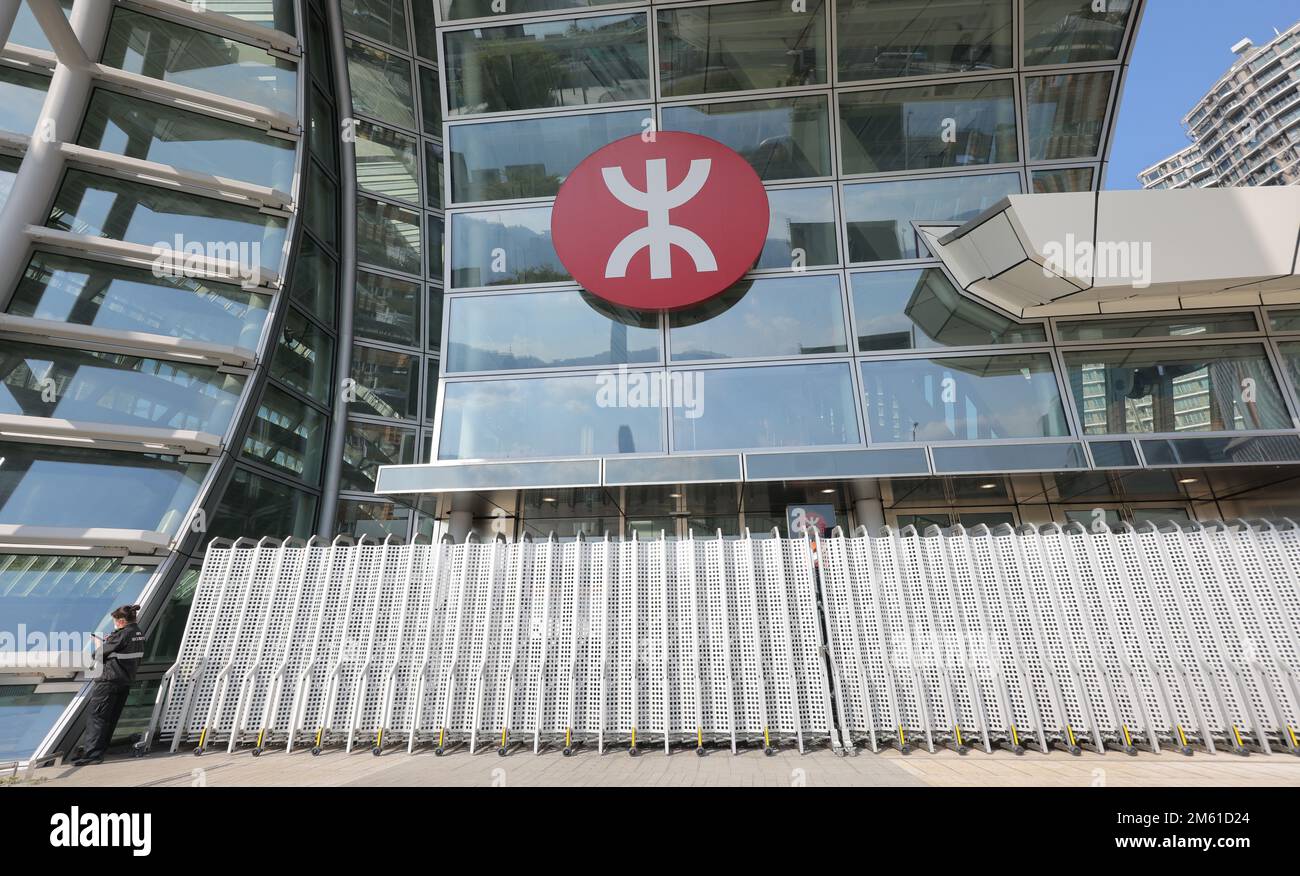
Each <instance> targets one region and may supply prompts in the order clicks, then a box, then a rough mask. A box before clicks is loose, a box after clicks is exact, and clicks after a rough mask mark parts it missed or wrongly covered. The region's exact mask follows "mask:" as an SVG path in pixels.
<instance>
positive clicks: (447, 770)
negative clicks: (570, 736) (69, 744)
mask: <svg viewBox="0 0 1300 876" xmlns="http://www.w3.org/2000/svg"><path fill="white" fill-rule="evenodd" d="M31 782H34V783H38V784H41V785H48V786H60V785H62V786H103V785H140V786H167V785H173V786H174V785H194V784H206V785H209V786H221V785H227V786H257V785H308V786H311V785H316V786H339V785H379V786H383V785H387V786H397V785H418V786H436V785H505V786H525V785H641V786H710V785H713V786H733V785H741V786H772V787H788V786H791V785H808V786H818V785H863V786H877V785H878V786H889V785H933V786H955V785H966V786H988V785H1020V786H1043V785H1046V786H1089V785H1102V784H1104V785H1108V786H1125V785H1164V786H1216V785H1217V786H1223V785H1250V786H1261V785H1285V786H1292V787H1300V758H1297V757H1292V756H1289V755H1284V754H1275V755H1272V756H1268V757H1266V756H1262V755H1258V754H1256V755H1251V756H1250V757H1247V758H1242V757H1236V756H1233V755H1229V754H1218V755H1208V754H1197V755H1195V756H1194V757H1190V758H1188V757H1182V756H1179V755H1176V754H1161V755H1152V754H1146V753H1143V754H1140V755H1138V756H1137V757H1126V756H1124V755H1122V754H1117V753H1111V754H1106V755H1098V754H1093V753H1090V752H1085V753H1084V754H1083V755H1082V756H1080V757H1070V756H1069V755H1067V754H1064V753H1060V752H1058V753H1053V754H1050V755H1044V754H1042V753H1035V752H1030V753H1026V754H1025V755H1023V756H1022V757H1016V756H1014V755H1012V754H1010V753H1008V752H1003V751H997V752H994V753H993V754H986V753H984V752H982V751H975V752H971V753H970V754H968V755H966V756H964V757H963V756H960V755H958V754H956V753H955V752H952V751H940V752H938V753H936V754H928V753H925V752H914V753H912V754H910V755H907V756H906V757H904V756H903V755H900V754H898V753H897V752H895V751H887V752H882V753H880V754H872V753H870V752H866V751H863V752H860V753H859V754H858V755H857V756H856V757H840V756H838V755H835V754H832V753H831V752H830V751H829V750H817V751H811V752H809V753H808V754H805V755H800V754H798V753H797V752H794V751H783V752H781V753H780V754H778V755H777V756H775V757H764V756H763V754H762V753H761V752H759V751H742V752H741V753H740V754H739V755H737V756H733V755H732V754H731V753H730V752H728V751H722V750H717V751H711V752H710V753H709V755H708V756H707V757H697V756H695V754H694V753H692V752H691V751H689V750H680V751H675V752H674V753H673V754H672V756H670V757H666V756H664V754H663V751H662V750H660V751H657V752H656V751H649V752H646V753H645V754H642V755H641V756H640V757H637V758H633V757H629V756H628V755H627V753H626V751H624V750H618V751H610V752H607V753H606V754H605V755H604V756H600V755H597V754H596V752H595V751H594V750H590V751H586V750H579V752H578V753H577V754H576V755H575V756H574V757H570V758H566V757H563V756H561V755H560V754H559V753H558V752H545V753H543V754H542V755H540V756H536V755H533V754H532V753H531V752H529V751H516V752H515V753H513V754H511V755H510V756H509V757H506V758H501V757H498V756H497V755H496V753H495V751H493V750H491V749H486V750H483V751H481V752H480V753H478V754H475V755H470V754H468V753H466V752H464V751H457V752H452V753H449V754H447V755H446V756H444V757H435V756H434V755H433V753H432V752H431V751H429V750H427V749H425V750H423V751H418V752H416V753H415V754H414V755H407V754H406V753H405V752H402V751H395V752H390V753H388V754H385V755H384V756H383V757H374V756H372V755H371V754H370V753H369V751H366V750H362V751H358V752H355V753H353V754H350V755H349V754H344V753H342V752H341V751H327V752H326V753H324V754H322V755H321V756H320V757H312V756H311V755H310V754H309V753H308V752H306V751H295V752H294V753H292V754H285V753H284V752H268V753H267V754H264V755H262V756H261V757H260V758H254V757H252V756H251V755H250V754H248V753H247V752H240V753H237V754H234V755H227V754H226V753H225V752H224V751H222V752H215V751H214V752H209V753H208V754H205V755H204V756H203V757H201V758H196V757H194V756H193V755H192V754H190V753H188V752H185V753H180V754H175V755H172V754H168V753H166V752H165V751H161V752H156V753H154V754H152V755H150V756H149V757H146V758H143V759H136V758H131V757H119V758H114V759H110V760H108V761H106V762H105V763H103V764H101V765H98V766H92V767H81V768H76V767H71V766H67V767H63V766H51V767H45V768H42V769H38V770H35V771H34V772H33V773H32V774H31ZM28 783H29V782H25V781H21V780H20V781H18V782H16V783H15V784H28Z"/></svg>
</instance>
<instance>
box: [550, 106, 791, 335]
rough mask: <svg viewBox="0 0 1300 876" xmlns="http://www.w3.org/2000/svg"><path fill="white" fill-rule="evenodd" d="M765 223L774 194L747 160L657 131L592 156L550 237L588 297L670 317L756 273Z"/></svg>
mask: <svg viewBox="0 0 1300 876" xmlns="http://www.w3.org/2000/svg"><path fill="white" fill-rule="evenodd" d="M767 223H768V208H767V192H766V191H764V189H763V184H762V182H760V181H759V179H758V174H756V173H754V170H753V168H751V167H750V166H749V164H748V163H747V162H746V161H745V159H743V158H741V157H740V156H739V155H737V154H736V153H735V152H733V151H732V150H730V149H728V148H727V147H726V146H723V145H722V144H721V143H719V142H717V141H716V140H710V139H709V138H708V137H701V136H698V135H696V134H682V133H674V132H670V131H659V132H657V133H656V134H655V135H654V141H653V142H647V141H646V140H644V139H642V136H641V135H640V134H634V135H633V136H631V137H626V138H624V139H622V140H617V141H615V142H613V143H611V144H609V145H608V146H605V147H604V148H602V149H598V150H597V151H595V152H593V153H592V154H591V155H589V156H587V158H586V159H584V160H583V162H582V163H581V164H579V165H578V166H577V167H576V168H575V169H574V171H573V173H571V174H570V175H569V177H568V179H566V180H565V181H564V185H563V186H561V187H560V191H559V194H557V195H556V197H555V207H554V208H553V209H552V211H551V239H552V241H553V242H554V244H555V251H556V253H558V254H559V257H560V261H562V262H563V263H564V266H565V267H566V268H568V269H569V273H570V274H572V275H573V279H575V280H576V281H578V282H579V283H581V284H582V286H583V288H585V289H587V290H588V291H589V292H592V293H593V294H595V295H599V296H600V297H601V298H604V299H605V300H607V301H611V302H613V303H614V304H620V305H622V306H624V307H632V308H636V309H639V310H673V309H676V308H680V307H689V306H690V305H692V304H697V303H699V302H701V301H704V300H705V299H707V298H711V297H713V296H714V295H717V294H718V293H719V292H721V291H722V290H724V289H726V288H727V287H728V286H730V285H731V284H732V283H734V282H736V281H737V280H738V279H740V277H741V275H742V274H744V273H745V272H746V271H748V270H749V269H750V268H752V267H753V266H754V262H755V261H756V260H757V259H758V254H759V253H760V252H761V251H762V249H763V242H764V240H765V239H766V237H767Z"/></svg>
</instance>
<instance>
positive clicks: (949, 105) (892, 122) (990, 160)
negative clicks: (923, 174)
mask: <svg viewBox="0 0 1300 876" xmlns="http://www.w3.org/2000/svg"><path fill="white" fill-rule="evenodd" d="M840 133H841V137H840V141H841V144H842V146H841V148H842V149H843V150H844V172H845V173H885V172H888V171H894V170H924V169H928V168H933V167H968V166H971V165H975V164H1005V163H1009V162H1014V161H1017V160H1018V151H1017V147H1016V108H1015V97H1014V95H1013V94H1012V87H1011V80H1010V79H996V80H992V81H989V82H962V83H955V84H952V85H924V86H921V87H919V88H889V89H885V90H883V91H857V92H850V93H848V94H841V95H840Z"/></svg>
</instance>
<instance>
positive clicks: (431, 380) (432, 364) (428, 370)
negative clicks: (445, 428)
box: [424, 359, 439, 423]
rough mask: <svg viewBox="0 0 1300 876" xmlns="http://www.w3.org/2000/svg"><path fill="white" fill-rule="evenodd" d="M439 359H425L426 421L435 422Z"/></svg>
mask: <svg viewBox="0 0 1300 876" xmlns="http://www.w3.org/2000/svg"><path fill="white" fill-rule="evenodd" d="M438 380H439V378H438V360H437V359H426V360H425V361H424V421H425V422H426V423H432V422H434V416H433V415H434V412H435V411H436V410H437V407H438Z"/></svg>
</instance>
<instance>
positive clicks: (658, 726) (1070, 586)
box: [141, 521, 1300, 754]
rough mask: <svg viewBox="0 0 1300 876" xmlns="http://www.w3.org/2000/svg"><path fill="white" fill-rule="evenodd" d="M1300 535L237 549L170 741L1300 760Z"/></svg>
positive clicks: (1165, 533) (202, 603) (863, 536)
mask: <svg viewBox="0 0 1300 876" xmlns="http://www.w3.org/2000/svg"><path fill="white" fill-rule="evenodd" d="M1298 618H1300V527H1297V526H1296V525H1295V524H1294V523H1292V522H1291V521H1283V522H1282V523H1280V524H1276V525H1275V524H1270V523H1263V522H1256V523H1251V524H1246V523H1244V522H1240V521H1239V522H1236V523H1232V524H1209V525H1202V524H1187V525H1185V526H1184V527H1183V528H1178V527H1175V526H1166V527H1164V528H1155V527H1150V526H1148V527H1144V528H1142V529H1140V530H1135V529H1133V528H1131V527H1127V526H1126V527H1125V528H1123V529H1122V530H1119V531H1114V532H1112V531H1111V530H1105V531H1103V532H1091V531H1088V530H1086V529H1084V528H1083V527H1081V526H1078V525H1072V526H1068V527H1065V528H1062V527H1060V526H1057V525H1051V526H1047V527H1043V528H1040V529H1035V528H1033V527H1022V528H1021V529H1019V530H1015V529H1012V528H1011V527H1009V526H1001V527H998V528H997V529H995V530H989V529H988V528H986V527H983V526H980V527H976V528H975V529H972V530H970V531H967V530H964V529H962V528H961V527H955V528H953V529H951V530H948V531H946V532H941V531H940V530H939V529H938V528H937V527H932V528H931V529H929V530H927V531H926V532H925V533H924V534H919V533H917V531H916V530H915V529H914V528H912V527H907V528H905V529H902V530H889V529H885V530H882V532H881V533H879V534H877V535H869V534H867V533H866V532H865V530H859V532H858V534H857V535H856V536H854V537H852V538H846V537H843V534H842V533H840V532H839V531H837V532H836V533H835V535H834V537H832V538H829V539H821V540H819V539H816V538H815V537H810V538H799V539H783V538H780V537H779V536H776V535H773V536H771V537H765V538H751V537H750V536H749V534H748V533H746V534H745V536H743V537H741V538H734V539H733V538H717V539H693V538H690V539H683V540H675V539H662V538H661V539H658V540H652V541H643V540H639V539H637V538H635V537H634V538H633V539H631V540H629V541H611V540H610V539H608V538H606V539H603V540H588V539H583V538H581V537H580V538H578V539H576V540H566V541H560V540H557V539H555V538H554V537H552V538H550V539H549V540H547V541H545V542H533V541H531V540H528V539H525V540H523V541H519V542H514V543H508V542H506V541H504V540H502V539H500V538H498V539H497V540H495V541H492V542H490V543H480V542H476V541H474V540H473V539H472V537H471V540H469V541H467V542H466V543H464V544H452V543H451V542H450V541H444V542H443V543H441V544H437V545H430V544H418V543H417V544H409V545H408V544H401V543H399V542H397V541H395V540H393V539H391V538H390V539H389V540H386V541H385V542H384V543H382V544H380V543H376V542H372V541H367V540H365V539H363V540H362V542H361V543H359V544H354V543H352V542H351V541H350V540H349V539H347V538H345V537H340V538H337V539H335V540H334V541H333V542H332V543H327V542H325V541H323V540H319V539H313V540H312V541H310V542H306V543H304V542H301V541H298V540H295V539H290V540H288V541H285V542H279V541H276V540H274V539H269V538H265V539H262V540H261V541H260V542H257V543H254V542H252V541H251V540H247V539H244V540H240V541H239V542H236V543H234V544H229V543H214V544H213V545H212V546H211V547H210V548H209V550H208V554H207V559H206V561H205V563H204V566H203V572H202V576H201V578H200V581H199V585H198V590H197V592H196V594H195V600H194V605H193V609H192V610H191V613H190V618H189V625H188V627H187V629H186V633H185V638H184V641H183V643H182V645H181V650H180V657H179V659H178V661H177V663H176V665H175V666H174V667H173V668H172V670H171V671H170V672H168V674H167V676H166V682H165V683H164V684H163V686H162V687H161V689H160V691H159V694H158V701H157V704H156V706H155V710H154V716H153V720H152V722H151V724H150V730H149V733H148V735H147V737H146V739H145V741H144V742H143V743H142V745H141V751H143V750H147V748H148V747H149V744H150V741H151V738H152V737H153V736H154V735H155V734H161V736H163V737H167V738H169V739H170V741H171V748H172V750H173V751H174V750H176V749H177V748H178V747H179V746H180V745H182V744H183V743H191V744H195V746H196V747H195V753H202V751H203V750H204V749H205V748H208V747H211V746H212V745H213V744H215V743H216V742H218V741H224V743H225V745H226V747H227V749H228V750H234V749H235V748H236V747H237V746H240V745H242V744H249V745H252V746H253V752H254V754H260V753H261V752H262V751H263V750H264V749H265V748H267V747H268V746H270V745H273V744H277V745H280V744H282V745H284V746H285V747H286V748H287V749H289V750H292V749H293V748H294V747H295V746H300V745H309V746H310V747H311V748H312V749H313V752H314V753H318V752H319V751H320V750H321V749H322V748H323V747H325V746H327V745H330V744H338V745H341V746H343V747H345V748H346V749H347V750H349V751H350V750H351V749H352V748H353V746H354V744H356V743H357V742H358V741H362V742H364V743H367V744H369V746H370V747H371V749H372V751H373V752H374V753H375V754H379V753H381V752H382V751H383V749H384V747H385V745H386V744H389V745H392V744H404V745H405V747H406V749H407V751H411V750H413V749H414V748H415V746H416V745H418V744H420V743H423V742H428V743H430V744H432V745H433V746H434V748H435V750H436V751H437V752H438V753H439V754H441V753H443V752H444V751H447V750H449V749H451V748H452V747H457V746H461V745H464V746H466V747H467V748H468V749H469V751H470V752H471V753H472V752H473V751H475V750H476V749H478V748H479V747H481V746H482V745H483V743H484V740H490V743H491V744H492V745H494V746H495V747H496V748H497V749H498V751H499V752H500V753H502V754H505V753H507V752H508V751H510V750H511V749H512V748H513V747H515V746H520V745H522V746H530V747H531V748H532V749H533V750H534V751H539V750H541V748H542V747H543V746H544V745H554V746H562V747H563V750H564V752H565V753H566V754H569V753H571V752H572V751H573V749H574V748H576V747H577V746H579V745H583V744H591V745H594V746H595V747H596V748H597V750H599V751H604V749H605V748H606V747H607V746H610V745H620V746H622V745H626V746H627V747H628V748H629V750H630V751H631V752H632V753H636V752H637V751H638V746H644V745H662V746H663V747H664V750H665V752H667V751H670V750H671V748H672V746H673V745H674V744H683V743H686V744H688V745H690V746H692V747H694V748H696V749H697V750H698V751H699V752H700V753H703V752H704V750H705V747H706V745H710V744H712V745H718V746H723V747H727V748H730V749H731V750H732V751H733V752H735V751H737V749H738V747H739V746H741V745H753V746H761V747H762V748H763V749H764V750H765V751H768V752H771V751H773V750H775V749H776V748H777V747H779V746H781V745H795V746H797V747H798V748H799V749H800V750H801V751H802V750H804V748H805V747H806V746H808V745H814V744H819V743H821V742H828V743H829V744H830V745H831V746H832V747H833V748H834V749H836V750H845V751H856V750H857V748H858V747H859V746H865V747H869V748H870V749H871V750H873V751H875V750H879V748H880V747H881V746H894V747H897V748H899V749H901V750H903V751H905V752H906V751H909V750H911V749H912V748H913V747H914V746H924V747H925V748H927V749H928V750H930V751H934V750H935V748H936V747H937V746H948V747H951V748H954V749H956V750H958V751H960V752H963V753H964V752H966V751H967V750H969V749H970V748H972V747H980V748H983V749H984V750H986V751H992V750H993V748H994V747H995V746H996V747H1004V748H1008V749H1010V750H1013V751H1016V752H1022V751H1023V750H1024V749H1025V748H1026V747H1030V746H1033V747H1036V748H1039V749H1041V750H1042V751H1044V752H1047V751H1049V750H1051V749H1052V748H1061V749H1064V750H1066V751H1070V752H1072V753H1078V752H1079V750H1080V749H1081V748H1091V749H1093V750H1095V751H1097V752H1105V751H1107V750H1118V751H1126V752H1129V753H1134V752H1136V751H1137V749H1139V748H1145V749H1147V750H1150V751H1152V752H1160V751H1162V750H1164V749H1172V750H1175V751H1180V752H1183V753H1186V754H1190V753H1191V752H1192V751H1193V750H1194V749H1196V748H1200V749H1202V750H1205V751H1207V752H1211V753H1213V752H1216V751H1218V750H1220V749H1223V748H1226V749H1228V750H1230V751H1234V752H1237V753H1240V754H1246V753H1248V752H1249V751H1259V752H1263V753H1271V752H1274V751H1278V750H1284V751H1288V752H1290V753H1292V754H1300V740H1298V739H1297V734H1298V733H1300V683H1298V680H1297V676H1296V666H1297V663H1298V662H1300V636H1298V635H1297V626H1298V624H1297V619H1298Z"/></svg>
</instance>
